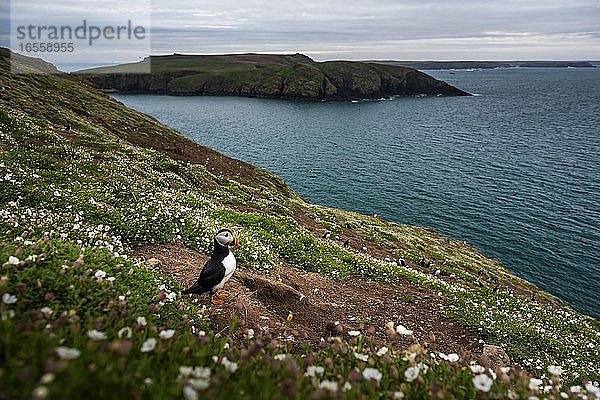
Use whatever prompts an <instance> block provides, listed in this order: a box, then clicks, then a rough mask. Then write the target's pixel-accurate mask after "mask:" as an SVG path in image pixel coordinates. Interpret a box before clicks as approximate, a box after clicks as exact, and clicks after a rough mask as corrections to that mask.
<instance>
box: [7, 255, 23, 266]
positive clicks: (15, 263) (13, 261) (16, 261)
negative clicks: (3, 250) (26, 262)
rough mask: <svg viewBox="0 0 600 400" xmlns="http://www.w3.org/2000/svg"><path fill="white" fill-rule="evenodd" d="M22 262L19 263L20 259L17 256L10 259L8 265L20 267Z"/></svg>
mask: <svg viewBox="0 0 600 400" xmlns="http://www.w3.org/2000/svg"><path fill="white" fill-rule="evenodd" d="M20 262H21V261H19V259H18V258H17V257H15V256H10V257H8V263H9V264H10V265H19V263H20Z"/></svg>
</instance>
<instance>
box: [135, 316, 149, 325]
mask: <svg viewBox="0 0 600 400" xmlns="http://www.w3.org/2000/svg"><path fill="white" fill-rule="evenodd" d="M137 324H138V325H139V326H146V325H148V323H147V322H146V318H145V317H137Z"/></svg>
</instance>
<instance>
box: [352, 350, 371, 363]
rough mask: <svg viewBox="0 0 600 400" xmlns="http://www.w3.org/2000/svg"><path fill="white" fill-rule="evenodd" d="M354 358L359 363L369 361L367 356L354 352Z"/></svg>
mask: <svg viewBox="0 0 600 400" xmlns="http://www.w3.org/2000/svg"><path fill="white" fill-rule="evenodd" d="M354 357H356V358H357V359H358V360H360V361H365V362H366V361H369V356H368V355H366V354H361V353H356V352H354Z"/></svg>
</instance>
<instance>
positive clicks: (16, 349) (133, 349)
mask: <svg viewBox="0 0 600 400" xmlns="http://www.w3.org/2000/svg"><path fill="white" fill-rule="evenodd" d="M0 64H1V65H0V80H1V86H2V87H3V88H4V89H3V90H2V92H1V93H0V104H1V107H2V108H1V110H0V204H1V207H0V241H1V242H2V247H1V250H0V264H2V270H1V272H0V296H1V299H2V300H1V302H0V316H1V318H0V399H4V398H6V399H12V398H36V399H43V398H75V397H77V398H79V397H82V396H85V397H88V398H99V399H101V398H115V397H131V398H160V399H164V398H181V397H184V398H186V399H196V398H223V399H229V398H296V399H304V398H308V397H314V398H329V397H331V398H350V399H352V398H357V399H358V398H365V397H367V398H394V399H399V398H426V397H433V398H475V397H480V398H528V397H529V396H537V397H538V398H559V397H561V398H569V397H571V398H586V397H587V398H594V397H596V398H600V389H598V383H597V382H598V380H600V363H599V358H598V349H599V345H600V322H598V321H596V320H594V319H592V318H589V317H586V316H583V315H581V314H579V313H577V312H576V311H574V310H572V309H571V308H570V307H568V306H566V305H564V304H562V303H561V302H560V301H558V300H557V299H555V298H553V297H552V296H550V295H547V294H545V293H543V292H540V291H539V290H537V289H536V288H535V287H533V286H532V285H530V284H528V283H527V282H524V281H522V280H520V279H518V278H517V277H514V276H512V275H511V274H510V273H508V272H507V271H506V270H504V269H503V268H502V266H501V265H500V264H499V263H498V262H497V261H494V260H490V259H488V258H486V257H485V256H483V255H482V254H481V253H479V252H478V251H476V250H475V249H473V248H472V247H470V246H468V245H465V244H463V243H462V242H457V241H450V240H448V239H446V238H443V237H441V236H439V235H437V234H436V233H435V232H433V231H431V230H428V229H423V228H417V227H411V226H405V225H399V224H393V223H388V222H385V221H382V220H380V219H378V218H374V217H367V216H362V215H359V214H355V213H349V212H345V211H341V210H335V209H330V208H326V207H321V206H316V205H311V204H308V203H306V202H304V201H303V200H302V199H301V198H299V197H298V196H297V195H295V194H294V193H293V192H292V191H291V190H290V189H289V188H287V187H286V186H285V185H284V184H283V183H282V182H281V180H279V179H278V178H277V177H275V176H273V175H272V174H270V173H268V172H266V171H262V170H260V169H257V168H254V167H251V166H248V165H247V164H244V163H241V162H239V161H236V160H231V159H227V158H226V157H224V156H222V155H218V154H217V153H215V152H213V151H211V150H209V149H205V148H202V147H201V146H197V145H193V144H192V143H191V142H187V141H185V140H184V139H182V138H181V137H180V136H179V135H178V134H177V133H176V132H174V131H172V130H170V129H169V128H167V127H164V126H162V125H161V124H159V123H158V122H156V121H155V120H153V119H152V118H150V117H148V116H145V115H143V114H140V113H137V112H135V111H132V110H129V109H127V108H126V107H124V106H123V105H121V104H119V103H117V102H116V101H114V100H112V99H110V98H108V97H107V96H105V95H104V94H102V93H101V92H99V91H97V90H95V89H92V88H89V87H87V86H85V85H82V84H80V83H77V82H75V81H73V80H71V79H67V78H65V77H62V76H47V75H46V76H44V75H14V74H10V73H9V72H8V69H7V65H8V64H7V58H6V54H4V55H0ZM66 125H69V126H68V127H67V126H66ZM194 146H195V147H194ZM201 161H202V162H201ZM299 215H302V216H304V217H303V218H299V217H298V216H299ZM308 220H309V221H308ZM308 222H310V224H309V223H308ZM223 226H228V227H232V228H234V229H235V231H236V233H237V235H238V236H239V237H240V240H241V241H242V243H243V244H244V245H243V247H242V248H240V250H239V251H238V252H236V257H237V259H238V263H239V265H240V266H241V268H242V269H246V270H264V271H272V270H274V269H276V268H277V265H279V264H281V263H285V264H289V265H291V266H293V267H296V268H300V269H303V270H308V271H314V272H318V273H320V274H324V275H328V276H330V277H332V278H333V279H336V280H339V281H343V280H344V279H346V278H348V277H350V276H363V277H366V278H370V279H376V280H379V281H382V282H387V283H389V284H390V285H397V284H398V282H399V281H400V280H401V279H402V280H406V279H407V280H409V281H411V282H416V283H418V284H420V285H422V286H424V287H427V288H430V289H431V290H432V291H434V292H435V293H437V294H438V296H439V297H440V298H442V299H443V301H444V302H445V307H444V310H443V311H442V312H444V313H446V315H447V316H448V317H450V318H452V319H453V320H454V321H456V322H457V323H460V324H462V325H463V326H465V327H467V328H469V329H472V330H474V331H477V332H480V333H481V335H483V337H484V338H485V342H486V343H489V344H495V345H498V346H501V347H502V348H503V349H504V350H506V352H507V353H508V355H509V356H510V358H511V360H512V364H511V365H506V366H502V367H500V366H493V365H490V363H489V360H486V359H485V357H475V358H468V356H467V355H466V354H439V353H433V352H430V351H429V350H428V349H427V348H426V347H425V346H424V344H423V343H419V342H418V341H416V340H415V342H414V345H412V346H410V347H403V346H402V345H401V344H400V338H402V337H405V336H412V332H411V329H410V328H411V327H414V326H416V325H418V324H419V320H418V319H417V320H406V319H404V318H403V316H398V319H397V320H394V321H390V324H387V325H386V326H370V327H367V328H366V329H360V330H357V329H348V328H347V327H346V325H345V324H344V323H340V324H339V325H336V326H339V328H338V329H337V330H336V332H337V334H336V335H335V336H333V337H326V338H323V341H322V342H321V344H320V345H311V344H309V343H306V342H303V341H302V340H301V338H299V337H296V333H295V332H293V330H291V329H289V327H288V326H286V325H283V326H282V327H281V329H280V330H279V331H259V330H256V331H255V330H252V329H246V330H245V331H244V334H245V335H246V336H245V339H244V340H243V341H242V342H239V341H235V340H234V339H233V337H234V332H236V330H237V329H238V326H237V324H238V322H237V321H236V320H232V321H231V325H230V328H229V330H225V331H222V332H215V331H213V330H212V329H211V326H212V325H211V318H212V317H211V314H212V313H213V312H216V310H214V309H212V308H208V309H207V308H206V306H203V305H201V303H198V302H196V301H194V300H193V299H192V298H191V297H187V296H182V295H180V292H181V290H182V287H181V285H180V283H179V282H177V281H176V280H174V279H173V278H172V277H170V276H164V275H160V274H158V273H156V272H154V271H152V270H150V269H148V268H147V267H146V265H145V264H144V263H143V262H142V260H141V259H138V258H136V257H134V256H133V254H134V251H133V250H134V249H135V248H137V247H138V246H140V245H146V244H149V243H174V242H179V243H184V244H185V245H186V246H188V247H189V248H192V249H194V250H196V251H198V252H202V253H209V252H210V250H211V244H212V237H213V235H214V233H215V232H216V231H217V230H218V229H219V228H221V227H223ZM315 229H316V230H315ZM319 229H322V231H330V232H333V233H334V234H335V233H336V232H338V233H341V232H352V233H353V234H355V235H356V236H357V237H360V238H362V239H363V240H365V241H368V242H369V247H371V246H372V247H373V248H376V247H377V246H380V245H383V246H384V247H386V248H389V249H392V250H391V253H390V258H389V259H388V260H386V259H385V258H384V257H379V256H376V255H375V254H373V253H371V252H370V251H369V250H368V249H367V250H364V249H354V248H345V247H344V246H342V245H341V244H339V243H337V242H335V241H331V240H326V239H323V238H321V236H320V235H318V234H316V232H317V231H318V230H319ZM391 256H394V257H403V258H405V259H406V260H407V261H408V266H406V267H403V266H400V265H398V264H397V263H395V262H392V260H391ZM421 257H426V258H428V259H431V260H435V261H436V264H435V269H434V270H431V271H424V270H422V269H420V268H418V266H417V264H416V263H417V262H418V261H419V260H420V258H421ZM173 262H177V260H173ZM481 271H484V276H483V277H482V275H481V273H480V272H481ZM493 276H496V277H497V278H498V279H499V281H496V280H492V279H489V278H490V277H493ZM497 282H500V283H501V288H500V289H498V288H497V287H495V285H496V284H497ZM397 287H398V293H399V296H400V295H401V289H402V288H401V286H397ZM225 307H227V306H225ZM293 318H294V316H293V315H292V314H290V315H289V319H290V320H293ZM290 322H291V321H290ZM324 322H325V321H324ZM377 332H385V334H386V335H387V337H388V343H387V344H386V345H385V346H382V345H378V344H376V342H375V340H374V335H375V333H377Z"/></svg>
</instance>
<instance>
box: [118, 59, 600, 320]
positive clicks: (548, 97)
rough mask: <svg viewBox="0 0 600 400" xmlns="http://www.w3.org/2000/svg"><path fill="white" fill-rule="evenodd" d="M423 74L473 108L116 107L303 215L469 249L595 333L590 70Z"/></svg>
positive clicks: (144, 102)
mask: <svg viewBox="0 0 600 400" xmlns="http://www.w3.org/2000/svg"><path fill="white" fill-rule="evenodd" d="M426 72H428V73H430V74H431V75H433V76H435V77H436V78H438V79H442V80H445V81H447V82H448V83H450V84H453V85H455V86H457V87H459V88H461V89H464V90H466V91H469V92H470V93H474V94H476V95H475V96H473V97H402V98H395V99H393V100H379V101H360V102H358V103H351V102H348V103H335V102H291V101H279V100H260V99H248V98H234V97H168V96H147V95H135V96H134V95H118V96H115V97H116V98H117V99H118V100H120V101H122V102H124V103H125V104H127V105H128V106H131V107H133V108H135V109H138V110H141V111H143V112H145V113H148V114H150V115H152V116H154V117H156V118H157V119H159V120H160V121H162V122H164V123H165V124H167V125H170V126H172V127H174V128H176V129H177V130H179V131H181V132H182V133H183V134H185V135H187V136H189V137H190V138H192V139H194V140H196V141H197V142H199V143H201V144H204V145H207V146H209V147H212V148H214V149H216V150H219V151H221V152H223V153H225V154H227V155H230V156H233V157H236V158H239V159H242V160H245V161H248V162H250V163H252V164H254V165H257V166H260V167H263V168H266V169H268V170H271V171H273V172H275V173H277V174H278V175H280V176H281V177H282V178H283V179H285V181H286V182H287V183H288V184H289V185H291V186H292V187H293V188H294V189H295V190H296V191H297V192H298V193H299V194H300V195H301V196H303V197H304V198H305V199H307V200H309V201H311V202H315V203H319V204H324V205H327V206H332V207H338V208H342V209H346V210H352V211H359V212H361V213H366V214H375V213H377V214H379V215H382V216H383V217H385V218H386V219H389V220H392V221H397V222H401V223H408V224H414V225H421V226H429V227H433V228H435V229H436V230H437V231H439V232H440V233H442V234H445V235H447V236H450V237H452V238H455V239H462V240H467V241H468V242H470V243H472V244H474V245H475V246H476V247H478V248H479V249H481V250H483V251H484V252H485V253H486V254H487V255H488V256H491V257H493V258H498V259H500V260H501V261H502V263H503V264H504V265H505V266H506V267H507V268H509V269H510V270H512V271H513V272H515V273H516V274H517V275H519V276H521V277H523V278H525V279H527V280H529V281H531V282H533V283H535V284H536V285H538V286H539V287H541V288H542V289H544V290H546V291H548V292H550V293H553V294H555V295H557V296H559V297H560V298H562V299H564V300H565V301H567V302H568V303H570V304H571V305H572V306H573V307H574V308H576V309H578V310H580V311H582V312H584V313H586V314H588V315H591V316H594V317H596V318H599V319H600V68H596V69H571V68H568V69H567V68H564V69H548V68H543V69H537V68H514V69H494V70H476V71H466V70H457V71H426Z"/></svg>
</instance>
